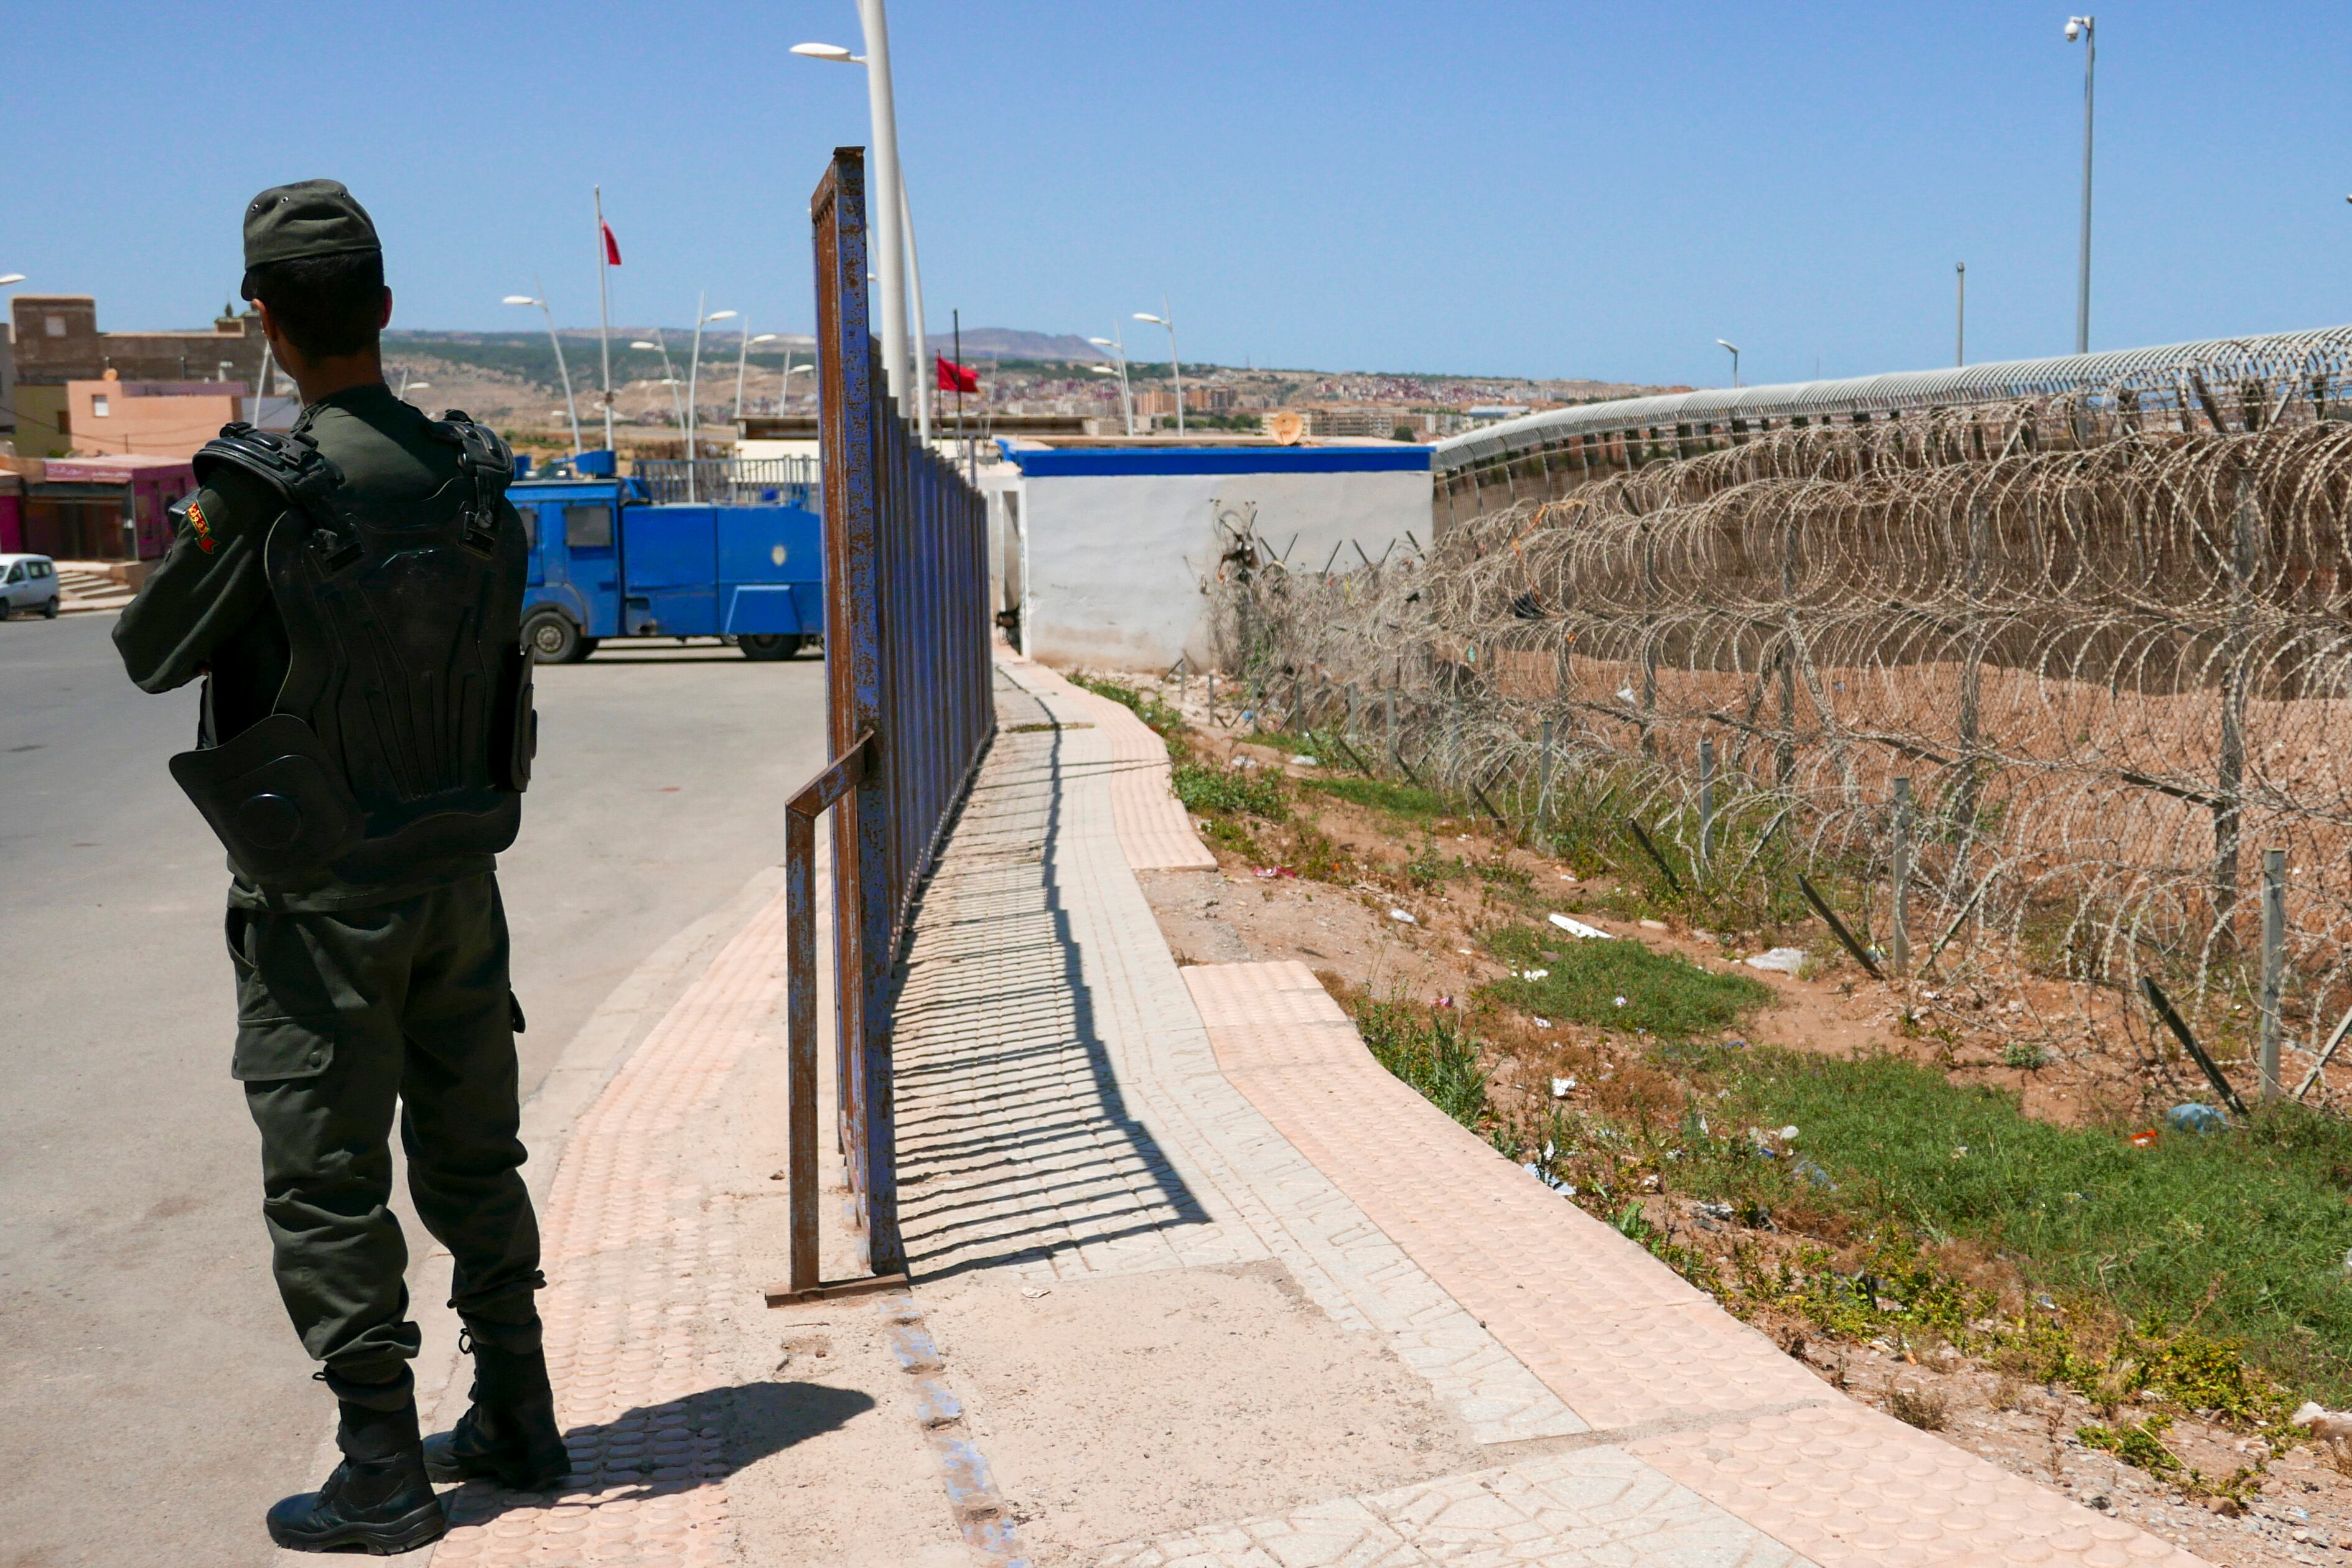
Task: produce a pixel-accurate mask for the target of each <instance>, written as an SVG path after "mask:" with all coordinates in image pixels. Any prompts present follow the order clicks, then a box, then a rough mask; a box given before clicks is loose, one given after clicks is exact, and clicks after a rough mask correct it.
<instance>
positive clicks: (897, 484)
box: [770, 147, 996, 1300]
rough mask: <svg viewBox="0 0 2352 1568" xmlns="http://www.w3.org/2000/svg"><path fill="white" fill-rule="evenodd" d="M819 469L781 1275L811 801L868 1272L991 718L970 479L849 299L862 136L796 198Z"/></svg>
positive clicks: (885, 1211)
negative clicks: (918, 994) (959, 841)
mask: <svg viewBox="0 0 2352 1568" xmlns="http://www.w3.org/2000/svg"><path fill="white" fill-rule="evenodd" d="M809 216H810V219H811V222H812V224H813V226H814V230H815V242H816V300H817V367H818V378H819V379H818V401H819V410H820V415H819V421H820V422H819V431H820V437H821V440H822V446H823V462H824V549H825V598H826V605H825V660H826V665H827V676H828V679H829V680H830V682H831V689H830V694H829V701H828V704H827V708H828V723H829V740H830V743H831V747H832V752H833V758H834V761H833V762H832V763H831V764H830V765H829V766H827V767H826V768H825V770H824V772H823V773H819V774H818V775H817V776H816V778H815V779H814V780H812V781H811V782H810V783H809V784H808V785H807V786H806V787H805V788H803V790H802V791H801V792H800V794H799V795H795V796H794V797H793V801H792V803H791V805H790V808H789V810H788V812H787V814H786V846H785V866H786V889H787V899H788V905H789V926H788V933H787V944H788V947H789V950H790V952H789V964H790V977H789V995H790V1003H789V1005H790V1037H791V1068H792V1087H791V1107H790V1112H789V1114H790V1119H791V1127H790V1131H791V1135H792V1137H791V1142H792V1163H791V1171H790V1176H791V1181H792V1200H791V1202H792V1231H793V1234H792V1279H791V1282H790V1284H789V1285H788V1286H787V1287H785V1288H784V1289H781V1290H772V1291H771V1292H770V1297H771V1300H790V1299H798V1298H802V1297H804V1296H806V1295H808V1294H811V1293H813V1292H814V1291H816V1290H817V1289H820V1286H819V1282H818V1279H817V1245H816V1243H817V1236H816V1214H817V1210H816V1198H817V1174H816V1173H817V1160H816V1135H817V1127H816V1121H817V1117H816V1082H815V1077H816V1073H815V1068H816V987H815V976H814V959H815V952H816V921H815V912H816V903H815V900H816V889H815V876H814V850H815V842H816V838H815V826H816V819H817V818H818V817H819V816H823V815H824V813H825V811H826V810H828V809H829V808H835V807H837V808H838V809H835V811H834V818H833V914H834V928H833V929H834V982H835V984H834V996H835V1016H836V1020H837V1022H838V1025H839V1029H840V1033H839V1038H838V1041H837V1047H836V1066H837V1068H838V1077H837V1079H836V1082H837V1083H838V1085H839V1089H840V1097H839V1098H840V1103H839V1115H838V1123H837V1129H836V1135H837V1137H838V1140H839V1143H840V1148H841V1151H842V1153H843V1156H844V1158H845V1163H846V1164H847V1166H848V1172H849V1188H850V1194H851V1196H852V1200H853V1203H854V1205H855V1209H856V1217H857V1220H858V1224H859V1227H860V1230H861V1233H862V1236H863V1240H864V1248H863V1250H864V1261H865V1263H866V1267H867V1268H868V1269H869V1270H870V1271H871V1272H872V1273H873V1274H875V1275H892V1274H898V1273H902V1272H903V1271H904V1270H905V1268H906V1266H907V1263H906V1248H905V1247H904V1245H903V1244H902V1242H901V1241H900V1239H899V1235H898V1173H897V1166H896V1158H895V1155H896V1147H895V1146H896V1132H895V1122H894V1117H893V1111H892V1098H891V1076H890V1032H891V1011H892V1007H893V1005H894V1004H895V1003H896V1001H897V999H898V981H899V971H898V964H899V960H900V957H901V951H900V950H901V948H902V946H903V944H904V942H905V940H906V937H907V923H908V915H909V912H910V910H911V909H912V906H913V901H914V897H915V893H916V890H917V889H919V887H920V885H921V883H922V880H923V879H924V878H925V877H926V876H927V875H928V874H929V871H930V869H931V867H932V864H933V862H934V860H935V858H936V857H937V855H938V853H939V848H940V842H941V840H942V839H943V838H944V837H945V835H946V831H947V827H948V824H949V821H950V817H951V816H952V815H953V813H954V811H955V808H956V806H957V805H958V803H959V802H960V801H961V799H962V797H963V792H964V790H965V788H966V786H967V785H969V784H970V783H971V776H972V773H974V771H975V770H976V769H977V768H978V766H979V764H980V759H981V755H982V752H984V751H985V750H986V749H987V746H988V742H989V741H990V739H991V738H992V736H993V735H994V734H995V731H996V721H995V713H994V707H993V704H992V700H991V697H990V675H989V629H988V603H987V602H988V563H987V533H988V530H987V522H986V519H985V513H984V510H983V507H982V500H981V497H980V492H978V491H977V490H975V489H972V488H971V486H970V485H968V484H966V483H965V482H964V481H963V479H962V477H961V475H959V474H958V473H957V472H956V469H955V467H954V465H953V464H951V463H949V462H948V461H947V460H945V459H944V458H940V457H939V456H938V455H937V454H935V453H933V452H931V451H930V450H929V449H928V448H927V447H924V446H923V445H922V444H921V443H920V442H919V441H918V440H917V438H916V437H915V435H914V433H913V432H911V431H910V430H908V427H907V426H906V424H905V422H904V421H902V420H901V419H900V418H899V417H898V411H897V409H896V407H895V405H893V404H892V403H891V402H890V399H889V395H888V394H887V390H886V389H885V383H884V378H883V374H882V366H881V359H880V354H879V352H878V345H877V343H876V342H875V340H874V337H873V333H872V331H871V330H870V325H869V321H868V317H867V314H866V304H867V300H866V155H865V152H864V150H863V149H861V148H856V147H844V148H837V149H835V153H834V157H833V163H832V165H831V167H829V168H828V169H827V170H826V171H825V175H824V179H823V180H822V181H821V182H819V184H818V185H817V188H816V193H815V195H814V196H812V197H811V198H810V202H809Z"/></svg>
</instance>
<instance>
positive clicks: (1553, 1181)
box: [1519, 1160, 1576, 1197]
mask: <svg viewBox="0 0 2352 1568" xmlns="http://www.w3.org/2000/svg"><path fill="white" fill-rule="evenodd" d="M1519 1169H1520V1170H1522V1171H1525V1172H1526V1173H1528V1175H1530V1176H1533V1177H1534V1178H1535V1179H1536V1180H1537V1181H1538V1182H1541V1183H1542V1184H1544V1185H1545V1186H1547V1187H1549V1188H1550V1189H1551V1190H1552V1191H1553V1192H1556V1193H1566V1194H1568V1195H1569V1196H1570V1197H1574V1196H1575V1195H1576V1189H1575V1188H1574V1187H1571V1186H1570V1185H1569V1184H1567V1183H1566V1182H1563V1181H1561V1180H1560V1179H1559V1177H1558V1176H1555V1175H1553V1174H1552V1173H1550V1172H1549V1171H1547V1170H1545V1169H1544V1168H1543V1167H1542V1166H1541V1165H1539V1164H1538V1163H1535V1162H1534V1161H1533V1160H1530V1161H1528V1163H1526V1164H1524V1165H1521V1166H1520V1167H1519Z"/></svg>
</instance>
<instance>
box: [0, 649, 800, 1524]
mask: <svg viewBox="0 0 2352 1568" xmlns="http://www.w3.org/2000/svg"><path fill="white" fill-rule="evenodd" d="M113 625H114V617H113V616H68V617H66V618H65V619H62V620H58V621H51V622H43V621H24V620H18V621H11V622H8V623H5V624H0V965H5V969H0V976H5V977H0V1074H5V1078H0V1084H5V1088H0V1477H5V1485H0V1568H35V1565H36V1564H38V1565H39V1568H65V1565H67V1564H84V1563H88V1564H104V1565H107V1568H113V1565H116V1564H121V1563H131V1562H144V1561H164V1560H166V1559H168V1560H169V1561H172V1562H175V1563H207V1564H210V1563H223V1564H243V1563H263V1562H265V1561H266V1560H267V1559H268V1552H266V1550H265V1546H266V1542H265V1540H264V1537H263V1536H262V1533H261V1529H260V1516H261V1512H262V1510H264V1509H266V1508H267V1507H268V1505H269V1504H270V1503H271V1502H273V1501H275V1500H277V1499H278V1497H279V1496H281V1495H283V1494H284V1493H286V1492H288V1491H292V1490H298V1489H301V1488H303V1487H306V1486H310V1485H312V1484H315V1481H316V1479H317V1478H315V1477H311V1476H309V1475H308V1474H307V1473H306V1472H307V1470H308V1468H309V1467H310V1460H311V1456H312V1453H313V1450H314V1448H315V1447H316V1445H317V1443H318V1440H319V1436H320V1432H321V1430H322V1429H323V1426H324V1423H325V1421H326V1419H327V1410H328V1406H327V1402H326V1398H325V1395H324V1394H323V1393H322V1392H321V1391H320V1389H319V1387H318V1385H316V1384H313V1383H311V1382H310V1378H309V1374H310V1370H311V1368H310V1362H309V1360H308V1359H307V1358H306V1357H305V1356H304V1355H303V1354H302V1352H301V1348H300V1346H299V1344H298V1343H297V1342H295V1340H294V1337H293V1334H292V1332H291V1331H290V1330H289V1328H288V1326H287V1323H286V1320H285V1316H284V1313H283V1311H282V1310H281V1309H280V1307H279V1305H278V1298H277V1292H276V1291H275V1289H273V1288H272V1286H271V1284H270V1279H269V1272H268V1243H267V1240H266V1238H265V1237H264V1234H263V1231H262V1226H261V1217H260V1213H259V1179H258V1163H257V1137H256V1134H255V1132H254V1130H253V1124H252V1122H251V1121H249V1120H248V1119H247V1115H246V1111H245V1106H244V1102H243V1100H242V1099H241V1098H240V1096H239V1095H238V1093H237V1090H236V1086H235V1085H234V1084H233V1083H232V1082H231V1081H230V1079H229V1076H228V1053H229V1038H230V1030H231V1018H232V1012H233V1005H234V1004H233V1000H232V997H231V994H230V986H229V968H228V960H227V958H226V955H225V954H224V952H223V951H222V946H221V910H222V896H221V895H222V890H223V889H224V887H225V886H226V880H227V874H226V871H225V870H224V869H223V868H222V862H221V855H220V849H219V847H218V845H217V844H216V843H215V841H214V840H213V839H212V837H210V835H209V833H208V832H207V830H206V829H205V826H204V825H203V823H202V821H201V820H200V819H199V818H198V817H197V816H196V815H195V812H194V809H193V808H192V807H191V806H189V805H188V804H187V802H186V800H185V799H184V797H183V796H181V795H180V794H179V793H178V791H177V790H176V789H175V788H174V787H173V784H171V782H170V779H169V778H168V776H167V775H166V774H165V773H164V771H163V762H164V758H165V757H166V756H167V755H168V754H169V753H171V752H174V751H177V750H181V749H183V748H184V747H185V746H187V745H188V744H190V743H191V742H192V741H193V737H194V732H195V700H194V689H193V688H191V689H188V690H184V691H179V692H174V693H172V694H170V695H168V696H164V697H147V696H143V695H142V694H141V693H140V692H139V691H138V690H137V689H134V688H133V687H131V684H130V683H129V682H128V681H126V680H125V679H123V678H122V673H121V666H120V665H119V664H118V663H117V662H116V660H115V658H114V652H113V647H112V645H111V643H110V641H109V640H108V634H109V633H110V630H111V629H112V627H113ZM539 704H540V709H541V749H540V758H539V764H538V771H537V777H536V778H535V780H534V782H533V784H532V786H531V793H530V804H529V805H528V807H527V809H526V810H525V813H524V827H523V836H522V839H521V842H520V844H519V845H518V846H517V847H516V848H515V849H514V850H513V851H512V852H511V853H509V855H508V856H506V857H505V858H504V863H503V866H502V870H503V873H504V885H505V889H506V900H507V909H508V913H509V920H510V921H511V923H512V927H513V931H514V938H515V985H516V990H517V992H518V993H519V994H520V996H521V998H522V1002H523V1005H524V1007H525V1009H526V1010H527V1011H528V1012H529V1014H530V1033H529V1034H528V1035H526V1036H525V1037H524V1039H523V1083H524V1089H525V1091H526V1092H529V1090H530V1088H531V1087H532V1086H533V1085H535V1084H536V1083H537V1082H538V1080H539V1078H540V1076H541V1074H542V1073H544V1072H545V1070H546V1069H547V1067H548V1065H549V1064H550V1063H551V1062H552V1061H553V1060H554V1058H556V1056H557V1055H558V1054H559V1053H560V1052H561V1050H562V1047H563V1045H564V1043H565V1042H566V1041H567V1040H568V1039H570V1038H571V1037H572V1033H573V1032H574V1031H575V1030H577V1029H578V1028H579V1026H581V1024H582V1023H583V1021H584V1020H585V1019H586V1018H587V1017H588V1016H589V1014H590V1013H591V1012H592V1011H593V1010H594V1008H595V1007H596V1005H597V1004H598V1003H599V1002H600V1001H601V1000H603V998H604V996H605V994H607V993H609V992H610V991H611V990H612V989H613V987H614V985H616V984H619V983H620V982H621V981H622V980H623V979H624V978H625V977H626V976H627V975H628V974H629V973H630V972H631V970H633V969H634V968H635V967H636V965H637V964H638V963H640V962H642V961H643V960H644V959H645V958H646V956H647V955H648V954H649V953H650V952H652V951H653V950H654V949H655V948H656V947H657V946H659V945H660V944H661V943H662V942H664V941H665V940H667V938H669V937H670V936H671V935H673V934H674V933H676V932H677V931H679V930H681V929H682V928H683V927H685V926H686V925H688V923H690V922H691V921H695V920H696V919H698V918H699V917H700V916H702V915H703V914H705V913H707V912H709V911H710V910H714V909H716V908H718V907H719V905H720V904H722V903H724V902H725V901H726V900H728V899H729V897H730V895H732V894H734V893H735V892H736V891H738V890H739V889H740V888H741V887H742V885H743V884H744V882H745V881H746V880H747V879H750V877H751V875H753V874H754V873H755V872H756V871H757V870H758V869H759V868H761V867H762V866H764V865H767V864H770V863H772V861H773V860H774V859H775V858H776V857H777V855H778V854H779V853H780V851H781V847H782V802H783V799H784V796H785V793H786V792H787V791H788V790H789V789H791V788H792V787H793V785H795V784H798V783H799V782H800V781H801V780H802V779H803V778H805V777H806V776H807V775H808V774H809V773H812V772H814V769H815V768H816V767H817V765H818V764H819V763H820V761H821V756H820V752H821V751H822V749H823V744H824V740H823V714H824V677H823V666H822V665H820V664H818V663H816V662H814V661H813V660H805V659H803V660H796V661H794V662H793V663H791V664H785V665H776V664H758V665H755V664H752V663H751V662H749V661H748V660H745V659H743V658H741V657H740V656H739V655H737V654H735V653H734V652H732V651H731V650H724V649H719V648H716V647H699V648H688V649H677V650H645V651H631V652H625V653H618V654H612V653H603V654H599V655H597V656H596V658H593V659H591V660H589V661H588V662H587V663H585V664H581V665H575V666H557V667H547V668H541V671H540V672H539ZM418 1306H419V1310H420V1311H438V1310H441V1309H440V1305H439V1303H438V1302H420V1303H419V1304H418ZM167 1543H168V1545H167Z"/></svg>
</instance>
